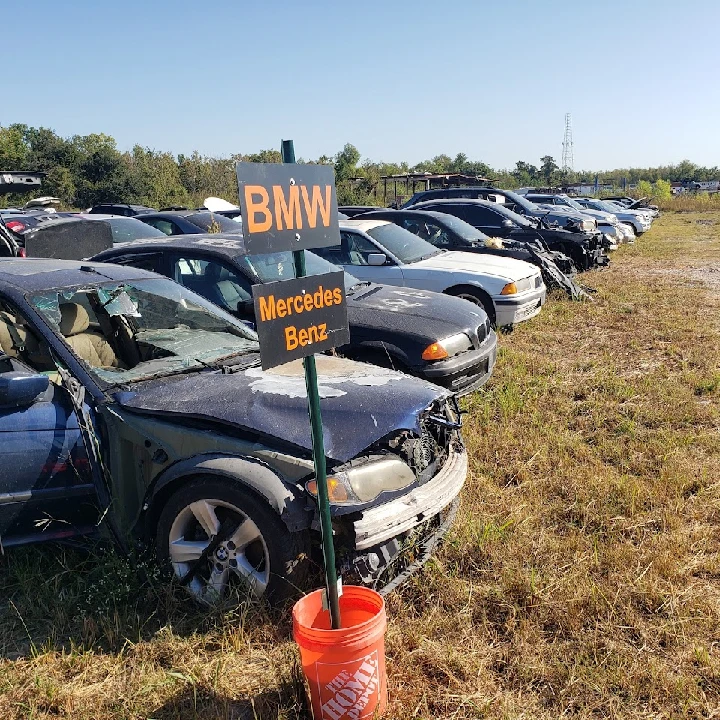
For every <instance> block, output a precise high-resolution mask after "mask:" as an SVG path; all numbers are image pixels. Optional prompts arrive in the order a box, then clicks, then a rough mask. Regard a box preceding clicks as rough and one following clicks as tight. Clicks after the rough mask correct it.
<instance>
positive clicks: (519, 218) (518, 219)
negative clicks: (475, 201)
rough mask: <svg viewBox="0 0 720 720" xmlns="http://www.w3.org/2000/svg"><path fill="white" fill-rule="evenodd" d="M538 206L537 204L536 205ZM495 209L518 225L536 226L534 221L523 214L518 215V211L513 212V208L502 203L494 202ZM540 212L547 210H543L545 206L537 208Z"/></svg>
mask: <svg viewBox="0 0 720 720" xmlns="http://www.w3.org/2000/svg"><path fill="white" fill-rule="evenodd" d="M535 207H537V205H536V206H535ZM492 208H493V210H496V211H497V212H499V213H500V214H501V215H503V216H504V217H505V218H507V219H508V220H512V221H513V222H514V223H515V224H516V225H520V226H521V227H524V228H528V227H529V228H534V227H535V224H534V223H532V222H531V221H530V220H528V219H527V218H526V217H524V216H523V215H518V214H517V213H516V212H513V211H512V210H508V209H507V208H506V207H505V206H503V205H500V204H498V203H492ZM537 209H538V211H539V212H541V213H544V212H546V211H544V210H543V208H541V207H538V208H537Z"/></svg>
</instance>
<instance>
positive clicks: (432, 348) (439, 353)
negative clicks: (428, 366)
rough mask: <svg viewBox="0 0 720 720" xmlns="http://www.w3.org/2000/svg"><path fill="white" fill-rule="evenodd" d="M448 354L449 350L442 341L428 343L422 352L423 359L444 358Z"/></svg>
mask: <svg viewBox="0 0 720 720" xmlns="http://www.w3.org/2000/svg"><path fill="white" fill-rule="evenodd" d="M447 356H448V353H447V350H446V349H445V348H444V347H443V346H442V345H441V344H440V343H433V344H432V345H428V346H427V347H426V348H425V349H424V350H423V354H422V359H423V360H444V359H445V358H446V357H447Z"/></svg>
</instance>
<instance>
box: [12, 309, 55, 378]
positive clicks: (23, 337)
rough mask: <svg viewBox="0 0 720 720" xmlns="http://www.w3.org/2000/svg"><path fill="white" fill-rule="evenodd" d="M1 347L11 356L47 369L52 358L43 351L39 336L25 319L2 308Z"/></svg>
mask: <svg viewBox="0 0 720 720" xmlns="http://www.w3.org/2000/svg"><path fill="white" fill-rule="evenodd" d="M0 348H2V351H3V352H4V353H5V354H6V355H9V356H10V357H14V358H19V359H20V360H25V361H27V362H30V364H31V365H33V367H36V366H37V367H38V368H39V369H45V367H46V366H47V365H48V364H50V365H51V366H52V367H54V365H52V360H51V358H50V356H49V355H48V354H47V353H43V352H42V351H41V348H40V345H39V343H38V341H37V338H36V337H35V336H34V335H33V334H32V332H30V331H29V330H28V329H27V327H26V326H25V321H24V320H23V319H22V318H21V317H19V316H15V315H13V314H12V313H10V312H8V311H7V310H0Z"/></svg>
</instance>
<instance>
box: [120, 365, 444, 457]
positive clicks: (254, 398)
mask: <svg viewBox="0 0 720 720" xmlns="http://www.w3.org/2000/svg"><path fill="white" fill-rule="evenodd" d="M316 363H317V371H318V386H319V392H320V407H321V412H322V418H323V434H324V437H325V455H326V456H327V457H328V458H330V459H331V460H336V461H339V462H347V461H348V460H351V459H352V458H354V457H356V456H357V455H359V454H360V453H361V452H362V451H363V450H365V449H366V448H368V447H369V446H370V445H372V444H373V443H375V442H376V441H378V440H380V439H381V438H383V437H385V436H386V435H388V434H390V433H393V432H395V431H400V430H413V431H415V432H420V426H419V416H420V414H421V413H422V411H423V410H425V409H426V408H427V407H428V406H429V405H431V404H432V403H433V402H434V401H435V400H438V399H439V398H445V397H448V396H449V395H450V393H448V392H447V391H446V390H443V389H442V388H440V387H438V386H436V385H432V384H430V383H428V382H425V381H424V380H418V379H417V378H413V377H410V376H408V375H403V374H402V373H398V372H395V371H393V370H386V369H384V368H379V367H376V366H374V365H366V364H364V363H357V362H353V361H352V360H345V359H343V358H338V357H331V356H327V355H318V356H316ZM114 398H115V400H116V401H117V402H118V403H119V404H120V405H121V406H122V407H123V408H126V409H127V410H130V411H134V412H139V413H143V414H153V415H160V416H164V417H170V418H177V420H178V421H179V422H182V419H184V418H190V419H193V420H196V421H209V422H211V423H214V424H220V425H227V426H233V427H236V428H239V429H241V430H244V431H246V432H250V433H251V434H253V435H255V436H258V440H259V441H260V442H266V443H267V444H268V445H270V446H271V447H272V446H273V445H275V446H277V445H278V444H279V443H278V440H280V441H281V443H280V444H283V443H284V444H288V443H289V444H291V445H293V446H295V447H299V448H302V449H304V450H307V451H310V450H311V449H312V442H311V435H310V421H309V419H308V407H307V393H306V390H305V375H304V372H303V367H302V362H301V361H299V360H297V361H294V362H291V363H288V364H287V365H281V366H279V367H276V368H273V369H271V370H261V369H260V368H259V367H253V368H249V369H246V370H243V371H240V372H237V373H233V374H222V373H220V372H219V371H217V372H213V371H203V372H199V373H192V374H190V375H177V376H174V377H167V378H158V379H154V380H150V381H147V382H143V383H137V384H135V385H133V386H132V390H130V391H122V392H118V393H116V394H115V395H114ZM273 440H274V442H273Z"/></svg>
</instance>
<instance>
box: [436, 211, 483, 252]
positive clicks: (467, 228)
mask: <svg viewBox="0 0 720 720" xmlns="http://www.w3.org/2000/svg"><path fill="white" fill-rule="evenodd" d="M429 214H430V215H431V217H433V218H434V219H435V220H437V221H438V222H441V223H442V224H443V225H444V226H445V227H446V228H447V229H448V230H450V231H451V232H454V233H455V235H457V236H458V237H459V238H460V239H461V240H464V241H465V242H467V243H469V244H472V243H476V242H478V241H483V240H487V239H488V236H487V235H486V234H485V233H484V232H481V231H480V230H478V229H477V228H474V227H473V226H472V225H471V224H470V223H466V222H465V221H464V220H461V219H460V218H459V217H455V216H454V215H449V214H447V213H442V212H433V213H429Z"/></svg>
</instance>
